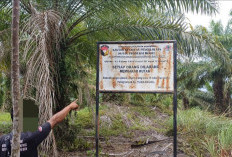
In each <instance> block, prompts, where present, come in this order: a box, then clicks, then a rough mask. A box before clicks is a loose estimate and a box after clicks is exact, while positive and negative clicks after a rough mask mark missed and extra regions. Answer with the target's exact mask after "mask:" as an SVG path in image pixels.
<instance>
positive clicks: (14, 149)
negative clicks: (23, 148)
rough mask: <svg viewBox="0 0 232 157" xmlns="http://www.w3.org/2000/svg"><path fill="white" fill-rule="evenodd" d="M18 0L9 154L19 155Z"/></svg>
mask: <svg viewBox="0 0 232 157" xmlns="http://www.w3.org/2000/svg"><path fill="white" fill-rule="evenodd" d="M19 14H20V6H19V0H13V12H12V28H11V29H12V58H11V61H12V63H11V79H12V81H11V82H12V102H13V111H14V112H13V113H14V114H13V117H14V118H13V135H12V136H13V137H12V144H11V156H12V157H19V156H20V130H19V121H20V119H19V110H20V109H19V97H20V87H19Z"/></svg>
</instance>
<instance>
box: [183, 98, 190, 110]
mask: <svg viewBox="0 0 232 157" xmlns="http://www.w3.org/2000/svg"><path fill="white" fill-rule="evenodd" d="M182 102H183V106H184V109H185V110H186V109H188V108H189V100H188V98H186V97H183V98H182Z"/></svg>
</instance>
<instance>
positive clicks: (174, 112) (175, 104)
mask: <svg viewBox="0 0 232 157" xmlns="http://www.w3.org/2000/svg"><path fill="white" fill-rule="evenodd" d="M176 56H177V44H176V42H175V43H174V94H173V131H174V134H173V156H174V157H177V65H176Z"/></svg>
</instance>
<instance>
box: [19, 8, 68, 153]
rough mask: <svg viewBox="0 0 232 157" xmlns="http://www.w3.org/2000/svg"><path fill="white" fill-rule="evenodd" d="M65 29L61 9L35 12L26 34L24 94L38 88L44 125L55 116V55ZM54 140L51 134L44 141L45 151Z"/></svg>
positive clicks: (31, 94)
mask: <svg viewBox="0 0 232 157" xmlns="http://www.w3.org/2000/svg"><path fill="white" fill-rule="evenodd" d="M63 28H64V27H63V24H62V23H61V17H60V15H59V14H58V13H57V12H55V11H53V10H48V11H45V12H35V13H34V14H32V16H31V17H30V19H29V20H28V22H27V24H26V26H25V28H24V31H23V35H22V36H23V37H25V38H27V41H26V43H25V47H24V54H23V58H24V60H25V61H26V65H27V72H26V76H25V85H24V97H30V96H33V91H34V89H35V90H36V97H35V99H36V100H37V102H38V104H39V117H41V118H40V119H39V123H40V124H42V123H44V122H45V121H47V120H48V119H50V118H51V116H52V115H53V114H52V109H53V106H54V104H56V101H55V93H54V92H55V86H56V85H55V82H54V78H56V77H57V76H58V74H57V72H56V68H57V67H56V66H55V63H54V62H55V61H56V60H57V57H59V56H60V55H59V53H58V54H54V51H56V52H59V49H60V41H61V39H62V36H63V35H64V32H63ZM52 141H53V138H52V135H50V136H49V138H47V139H46V140H45V142H43V147H44V150H46V148H50V146H51V145H52V143H51V142H52ZM53 146H54V145H53ZM47 151H49V150H47Z"/></svg>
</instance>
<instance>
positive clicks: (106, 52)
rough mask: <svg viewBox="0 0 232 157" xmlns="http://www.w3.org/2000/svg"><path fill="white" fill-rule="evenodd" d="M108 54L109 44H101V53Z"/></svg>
mask: <svg viewBox="0 0 232 157" xmlns="http://www.w3.org/2000/svg"><path fill="white" fill-rule="evenodd" d="M108 54H109V46H107V45H102V46H101V55H103V56H107V55H108Z"/></svg>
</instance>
